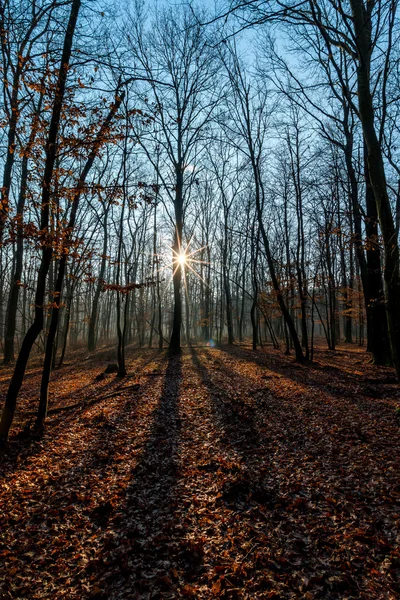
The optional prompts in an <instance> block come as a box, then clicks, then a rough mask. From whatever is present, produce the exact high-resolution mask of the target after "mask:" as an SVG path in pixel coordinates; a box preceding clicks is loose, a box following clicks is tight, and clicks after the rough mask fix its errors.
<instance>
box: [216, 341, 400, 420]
mask: <svg viewBox="0 0 400 600" xmlns="http://www.w3.org/2000/svg"><path fill="white" fill-rule="evenodd" d="M219 350H221V351H222V352H224V353H226V354H227V355H229V356H230V357H232V358H235V359H238V360H240V361H242V362H252V363H254V364H256V365H257V366H259V367H261V368H266V369H268V370H270V371H273V372H274V373H277V374H278V375H282V376H283V377H285V378H287V379H291V380H292V381H294V382H296V383H300V384H302V385H305V386H309V387H312V388H315V389H318V390H320V391H321V392H322V393H324V394H329V395H330V396H332V397H334V398H339V399H343V398H346V400H348V401H350V402H352V403H353V404H356V405H360V407H361V408H363V406H362V404H364V403H365V404H366V405H368V409H369V410H371V411H372V412H374V413H375V414H376V416H379V415H380V414H381V411H382V406H381V404H379V403H377V402H376V400H377V399H380V398H383V397H385V394H387V391H388V388H387V385H386V383H385V379H382V382H383V383H382V384H381V385H380V384H379V379H377V380H376V383H373V384H371V383H370V381H373V382H374V381H375V380H374V379H371V378H370V381H369V379H368V378H361V377H360V376H359V375H357V374H351V373H348V372H347V371H345V370H343V369H341V368H340V367H335V366H332V365H321V364H318V363H309V364H306V365H299V364H297V363H295V362H292V361H290V360H288V359H287V358H285V357H279V359H277V358H276V357H275V356H273V355H270V354H267V353H265V352H254V351H252V350H249V349H245V348H237V347H234V346H222V347H221V348H219ZM282 361H284V364H281V363H282ZM386 380H387V381H389V382H390V383H392V382H393V381H394V378H393V377H390V376H389V377H386ZM351 386H356V387H357V394H356V395H355V394H354V388H353V387H351ZM393 392H394V393H395V394H396V396H398V395H399V394H400V391H399V390H398V387H397V386H396V389H395V390H393V389H391V393H392V395H393Z"/></svg>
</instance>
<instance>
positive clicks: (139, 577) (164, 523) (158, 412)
mask: <svg viewBox="0 0 400 600" xmlns="http://www.w3.org/2000/svg"><path fill="white" fill-rule="evenodd" d="M181 379H182V363H181V358H180V357H173V358H170V359H169V361H168V366H167V369H166V372H165V378H164V381H163V386H162V391H161V396H160V400H159V403H158V406H157V408H156V409H155V410H154V412H153V413H152V424H151V428H150V433H149V436H148V439H147V442H146V445H145V447H144V449H143V452H142V453H141V455H140V458H139V460H138V463H137V465H136V467H135V469H134V470H133V472H132V474H131V475H132V479H131V483H130V484H128V486H127V488H126V490H125V498H124V500H123V501H122V502H121V503H120V505H119V506H118V507H117V508H116V511H115V515H114V516H113V518H112V519H111V520H110V523H109V531H110V537H109V539H108V541H107V545H106V546H104V548H103V551H102V552H101V553H100V554H101V555H102V556H101V558H100V561H98V562H97V563H96V564H95V570H96V580H97V582H98V585H99V587H101V588H102V589H105V590H106V592H105V596H104V598H107V599H111V598H120V597H124V598H141V597H143V598H150V597H151V598H158V597H160V598H161V597H163V596H162V593H163V591H164V592H166V591H168V590H169V589H170V588H171V587H172V586H173V585H174V582H173V579H174V575H173V574H172V573H171V570H172V560H173V561H174V565H176V561H177V560H179V559H181V562H182V563H184V561H185V556H184V555H182V556H179V557H177V553H179V548H178V547H177V545H176V542H175V541H174V539H173V533H174V529H175V527H176V517H175V513H176V509H177V507H178V505H179V498H178V497H177V490H176V481H177V473H178V462H179V438H180V428H181V422H180V417H179V397H180V386H181ZM173 557H174V558H173ZM186 558H187V559H188V560H189V561H190V560H191V559H195V557H189V556H188V557H186ZM111 566H113V569H112V573H113V574H112V576H111V577H110V576H109V574H108V572H109V571H110V567H111ZM181 566H183V567H184V564H182V565H181ZM149 594H151V595H149ZM157 594H159V595H157ZM160 594H161V595H160ZM88 597H91V596H90V595H89V596H88ZM171 597H173V596H171Z"/></svg>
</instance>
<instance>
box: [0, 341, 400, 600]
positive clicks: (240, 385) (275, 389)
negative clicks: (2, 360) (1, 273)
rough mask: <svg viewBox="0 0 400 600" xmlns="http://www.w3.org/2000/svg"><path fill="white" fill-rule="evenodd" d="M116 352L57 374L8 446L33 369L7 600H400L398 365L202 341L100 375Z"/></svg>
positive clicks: (6, 457)
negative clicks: (45, 411) (36, 422)
mask: <svg viewBox="0 0 400 600" xmlns="http://www.w3.org/2000/svg"><path fill="white" fill-rule="evenodd" d="M112 356H113V353H112V352H111V351H110V350H109V351H101V352H99V353H97V354H96V355H94V356H91V357H88V358H87V360H85V355H84V354H79V353H76V354H75V356H74V358H73V359H71V360H70V361H69V364H66V365H65V366H64V367H63V368H62V369H61V370H58V371H55V372H54V374H53V381H52V386H51V389H52V395H51V409H52V412H51V414H50V415H49V419H48V424H47V428H46V431H45V434H44V436H43V437H42V438H41V439H40V440H32V439H23V438H21V437H19V438H18V437H16V436H15V434H16V433H17V430H18V427H20V426H21V425H22V424H24V423H25V422H26V420H27V419H29V413H30V412H31V411H34V409H35V405H36V403H37V393H38V387H39V375H40V370H39V369H36V368H34V367H32V369H31V370H30V372H29V373H28V376H27V379H26V383H25V384H24V388H23V391H22V395H21V402H20V405H19V412H18V415H17V421H16V424H17V427H16V428H15V429H14V430H13V436H12V437H11V439H10V442H9V444H8V446H7V448H6V449H5V450H3V451H2V455H1V456H0V476H1V479H0V565H1V566H0V598H1V599H2V600H3V599H4V600H5V599H8V598H18V599H28V598H29V599H31V598H32V599H39V598H47V599H52V600H53V599H54V600H56V599H59V598H65V599H67V600H73V599H91V600H117V599H138V600H145V599H149V600H150V599H151V600H156V599H174V598H194V599H197V598H198V599H209V598H210V599H211V598H226V599H249V600H250V599H261V598H270V599H271V598H272V599H280V598H282V599H295V598H296V599H297V598H299V599H300V598H302V599H305V600H313V599H324V600H331V599H332V600H337V599H342V598H343V599H348V600H350V599H355V598H361V599H374V600H377V599H390V600H392V599H393V600H394V599H396V598H400V547H399V529H400V477H399V476H400V444H399V437H400V436H399V433H400V414H399V410H398V408H399V407H400V386H399V385H398V384H397V383H396V381H395V379H394V374H393V371H392V370H391V369H384V368H377V367H375V366H373V365H371V364H369V363H368V357H367V355H366V353H365V352H364V351H363V350H360V349H358V348H357V347H351V346H341V347H340V348H339V350H338V351H337V352H336V353H334V352H328V351H324V350H323V349H322V348H320V349H318V350H317V352H316V355H315V362H314V363H313V364H310V365H298V364H296V363H295V362H294V361H293V358H291V357H285V356H283V355H282V353H281V352H279V351H275V350H272V349H267V350H260V351H257V352H253V351H252V350H251V349H250V347H248V346H234V347H222V348H218V349H217V348H201V347H194V348H192V349H185V351H184V352H183V355H182V356H181V357H179V358H173V359H170V360H168V359H167V358H166V355H165V352H158V351H156V350H132V351H130V353H129V360H128V365H129V373H130V376H129V377H127V378H125V379H122V380H119V379H116V378H115V376H114V375H112V376H111V375H110V376H106V378H105V379H103V380H101V381H97V380H96V375H98V374H99V373H100V372H102V371H103V370H104V368H105V366H106V365H107V363H108V362H111V361H110V358H112ZM9 373H10V370H9V369H6V368H4V367H3V368H2V369H1V370H0V393H1V395H2V397H4V396H3V392H4V391H5V389H6V386H7V381H8V379H9ZM65 407H67V408H65ZM68 407H69V408H68ZM62 408H64V410H58V409H62Z"/></svg>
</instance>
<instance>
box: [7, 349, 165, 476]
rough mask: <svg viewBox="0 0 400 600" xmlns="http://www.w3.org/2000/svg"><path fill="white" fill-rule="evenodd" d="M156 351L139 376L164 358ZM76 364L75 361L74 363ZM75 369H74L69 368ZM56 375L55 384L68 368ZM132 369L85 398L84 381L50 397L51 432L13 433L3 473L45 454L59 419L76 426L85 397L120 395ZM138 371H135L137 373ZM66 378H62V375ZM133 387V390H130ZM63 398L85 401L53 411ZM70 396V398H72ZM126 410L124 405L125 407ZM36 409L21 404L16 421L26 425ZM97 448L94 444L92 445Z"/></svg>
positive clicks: (48, 428) (68, 426)
mask: <svg viewBox="0 0 400 600" xmlns="http://www.w3.org/2000/svg"><path fill="white" fill-rule="evenodd" d="M153 352H154V354H153V355H152V356H150V357H148V358H146V359H145V360H144V361H143V362H142V363H140V364H139V365H138V367H139V371H138V372H136V375H137V376H141V375H142V374H143V372H144V370H145V368H146V367H147V365H149V364H150V363H152V362H153V361H159V360H160V359H161V358H162V352H160V351H158V350H154V351H153ZM74 368H75V365H74ZM69 370H71V371H72V372H74V371H73V369H72V368H71V369H69ZM54 373H55V377H54V380H53V381H52V382H51V386H52V387H54V386H56V385H57V382H58V378H60V379H61V377H65V374H66V372H65V370H63V371H62V373H61V371H60V370H57V371H55V372H54ZM129 375H130V374H129V373H128V377H127V378H123V379H119V378H116V377H115V376H114V375H111V377H110V379H107V380H105V383H100V385H99V386H98V387H97V386H96V389H95V390H93V391H92V392H91V393H90V394H89V395H87V396H85V397H84V398H82V396H81V395H80V394H81V393H82V391H83V390H85V389H87V387H88V386H87V385H83V386H81V387H79V388H75V389H74V390H72V391H71V392H69V393H68V394H65V395H64V396H59V397H58V402H55V401H54V399H53V398H50V403H49V407H50V413H49V415H48V417H47V424H46V431H47V434H48V435H45V437H44V439H42V440H38V439H35V438H32V437H30V436H29V435H28V436H26V437H25V435H24V433H23V431H22V430H21V431H20V432H19V433H18V434H17V435H15V434H14V435H13V436H12V437H10V439H9V442H8V444H7V445H6V447H5V448H2V449H0V477H4V476H10V475H11V474H12V473H13V472H16V471H18V470H20V469H21V468H23V467H24V464H25V462H26V461H27V460H29V459H30V458H31V457H33V456H35V455H37V454H43V453H45V452H46V448H47V443H46V442H47V440H48V438H49V436H50V438H52V437H53V436H54V435H55V430H56V429H57V426H58V424H59V423H61V425H62V428H63V430H64V433H66V432H67V431H68V429H73V428H75V427H77V426H78V425H79V423H78V420H79V418H80V415H81V411H82V410H86V408H87V406H86V405H85V401H87V400H91V399H95V398H96V397H97V396H102V395H103V394H105V393H107V392H115V394H116V395H118V394H119V393H121V392H123V391H124V388H125V387H127V386H129V385H130V378H129ZM134 375H135V373H132V376H134ZM61 381H62V379H61ZM148 385H151V380H149V381H148V382H145V384H142V385H141V388H140V389H141V391H143V390H144V389H146V387H148ZM127 391H129V390H127ZM60 400H61V401H62V404H63V406H67V405H68V404H71V403H73V404H75V403H79V402H80V401H82V404H81V405H78V406H77V407H76V408H75V409H74V410H73V411H67V412H60V413H56V414H52V412H51V410H52V409H53V408H56V407H58V406H59V401H60ZM68 400H69V402H68ZM121 410H123V409H121ZM35 414H36V411H35V410H29V411H24V410H21V408H20V406H19V405H18V408H17V412H16V417H15V425H17V426H20V427H22V425H23V424H24V423H29V421H31V422H33V420H34V417H35ZM92 450H93V448H92Z"/></svg>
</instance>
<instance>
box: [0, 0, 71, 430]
mask: <svg viewBox="0 0 400 600" xmlns="http://www.w3.org/2000/svg"><path fill="white" fill-rule="evenodd" d="M80 5H81V2H80V0H73V2H72V6H71V13H70V18H69V22H68V27H67V31H66V34H65V39H64V47H63V53H62V58H61V64H60V70H59V73H58V81H57V87H56V92H55V99H54V105H53V111H52V117H51V122H50V127H49V135H48V138H47V143H46V161H45V169H44V176H43V182H42V202H41V216H40V230H41V231H42V232H43V233H45V232H47V230H48V226H49V215H50V194H51V182H52V179H53V171H54V165H55V159H56V149H57V136H58V131H59V126H60V116H61V110H62V105H63V101H64V92H65V84H66V79H67V74H68V70H69V62H70V57H71V50H72V41H73V37H74V32H75V27H76V22H77V19H78V13H79V8H80ZM52 257H53V248H52V245H51V242H50V243H49V242H48V241H46V240H45V239H44V240H43V242H42V257H41V261H40V266H39V273H38V278H37V285H36V294H35V318H34V321H33V323H32V325H31V326H30V328H29V329H28V331H27V333H26V335H25V337H24V340H23V342H22V345H21V349H20V352H19V355H18V359H17V362H16V365H15V369H14V373H13V375H12V378H11V382H10V385H9V388H8V391H7V396H6V401H5V405H4V409H3V413H2V417H1V421H0V440H3V441H4V440H7V438H8V432H9V430H10V427H11V425H12V422H13V419H14V413H15V408H16V404H17V398H18V393H19V390H20V388H21V385H22V381H23V378H24V375H25V370H26V366H27V364H28V360H29V356H30V353H31V350H32V346H33V344H34V343H35V341H36V338H37V337H38V335H39V333H40V332H41V331H42V329H43V322H44V312H43V309H44V307H43V302H44V297H45V291H46V278H47V273H48V270H49V267H50V263H51V260H52Z"/></svg>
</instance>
